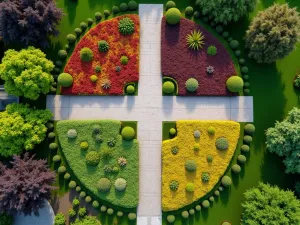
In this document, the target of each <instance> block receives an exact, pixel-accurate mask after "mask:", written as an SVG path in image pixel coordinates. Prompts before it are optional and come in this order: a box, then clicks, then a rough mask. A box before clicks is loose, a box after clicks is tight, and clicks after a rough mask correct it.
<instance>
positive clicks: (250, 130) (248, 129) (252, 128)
mask: <svg viewBox="0 0 300 225" xmlns="http://www.w3.org/2000/svg"><path fill="white" fill-rule="evenodd" d="M244 132H245V133H246V134H249V135H253V134H254V132H255V126H254V125H253V124H251V123H248V124H246V125H245V127H244Z"/></svg>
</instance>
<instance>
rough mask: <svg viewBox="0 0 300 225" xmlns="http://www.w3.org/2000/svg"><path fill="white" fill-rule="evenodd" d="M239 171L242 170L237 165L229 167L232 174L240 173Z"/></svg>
mask: <svg viewBox="0 0 300 225" xmlns="http://www.w3.org/2000/svg"><path fill="white" fill-rule="evenodd" d="M241 170H242V169H241V167H240V165H238V164H235V165H233V166H232V167H231V171H232V172H233V173H236V174H238V173H240V172H241Z"/></svg>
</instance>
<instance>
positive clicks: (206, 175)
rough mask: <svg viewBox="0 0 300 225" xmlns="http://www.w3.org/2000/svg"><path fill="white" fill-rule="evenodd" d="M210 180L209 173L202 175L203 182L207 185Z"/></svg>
mask: <svg viewBox="0 0 300 225" xmlns="http://www.w3.org/2000/svg"><path fill="white" fill-rule="evenodd" d="M209 178H210V177H209V174H208V173H207V172H204V173H202V175H201V180H202V182H204V183H207V182H208V181H209Z"/></svg>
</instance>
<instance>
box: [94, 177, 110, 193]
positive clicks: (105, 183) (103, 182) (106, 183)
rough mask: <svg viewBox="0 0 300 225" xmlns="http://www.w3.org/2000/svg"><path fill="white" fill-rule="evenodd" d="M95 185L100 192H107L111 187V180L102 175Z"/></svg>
mask: <svg viewBox="0 0 300 225" xmlns="http://www.w3.org/2000/svg"><path fill="white" fill-rule="evenodd" d="M97 187H98V190H99V191H100V192H103V193H105V192H108V191H109V190H110V187H111V182H110V180H109V179H107V178H105V177H103V178H101V179H100V180H99V181H98V183H97Z"/></svg>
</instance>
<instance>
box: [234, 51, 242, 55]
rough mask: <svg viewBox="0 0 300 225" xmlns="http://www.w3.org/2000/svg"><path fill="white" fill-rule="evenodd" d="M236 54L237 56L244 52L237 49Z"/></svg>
mask: <svg viewBox="0 0 300 225" xmlns="http://www.w3.org/2000/svg"><path fill="white" fill-rule="evenodd" d="M234 54H235V55H236V56H240V55H241V54H242V52H241V51H240V50H236V51H235V52H234Z"/></svg>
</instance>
